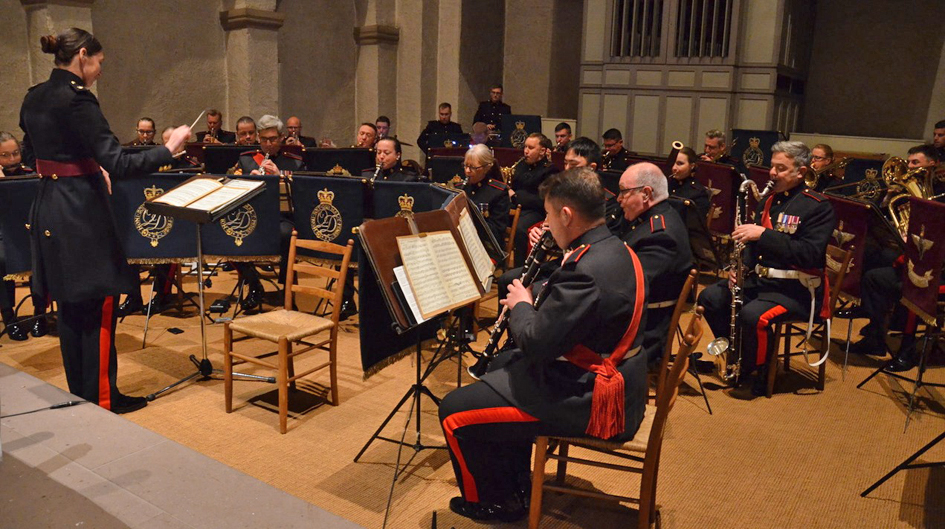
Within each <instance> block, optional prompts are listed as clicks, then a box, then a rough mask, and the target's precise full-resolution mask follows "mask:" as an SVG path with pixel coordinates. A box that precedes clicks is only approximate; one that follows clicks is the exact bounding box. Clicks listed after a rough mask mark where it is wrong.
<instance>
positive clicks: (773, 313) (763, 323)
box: [755, 305, 787, 366]
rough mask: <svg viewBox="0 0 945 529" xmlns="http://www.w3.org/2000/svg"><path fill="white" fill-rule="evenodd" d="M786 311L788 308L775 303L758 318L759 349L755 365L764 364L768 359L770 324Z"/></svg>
mask: <svg viewBox="0 0 945 529" xmlns="http://www.w3.org/2000/svg"><path fill="white" fill-rule="evenodd" d="M785 312H787V309H786V308H784V307H782V306H781V305H775V306H774V307H771V308H770V309H768V310H767V311H766V312H765V313H764V314H762V315H761V317H760V318H758V329H757V333H758V334H757V336H758V351H757V359H756V361H755V365H758V366H760V365H764V363H765V361H766V360H767V359H768V324H770V323H771V320H773V319H775V318H777V317H778V316H780V315H782V314H784V313H785Z"/></svg>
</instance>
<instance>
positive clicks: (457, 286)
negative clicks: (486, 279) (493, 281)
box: [426, 231, 479, 305]
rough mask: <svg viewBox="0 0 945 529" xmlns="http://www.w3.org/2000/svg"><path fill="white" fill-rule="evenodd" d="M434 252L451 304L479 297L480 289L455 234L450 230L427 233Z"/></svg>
mask: <svg viewBox="0 0 945 529" xmlns="http://www.w3.org/2000/svg"><path fill="white" fill-rule="evenodd" d="M426 238H427V239H429V241H430V242H429V244H430V246H431V248H432V250H433V254H434V255H435V256H436V258H437V264H438V265H439V268H440V277H441V278H442V280H443V284H444V286H445V288H446V291H447V294H448V295H449V297H450V302H451V305H456V304H462V303H466V302H469V301H474V300H477V299H479V289H478V288H477V287H476V283H475V280H474V279H473V277H472V275H471V274H470V273H469V268H468V267H467V265H466V260H465V259H463V254H462V252H460V250H459V245H458V244H456V239H454V238H453V234H452V233H450V232H448V231H442V232H436V233H431V234H429V235H427V237H426Z"/></svg>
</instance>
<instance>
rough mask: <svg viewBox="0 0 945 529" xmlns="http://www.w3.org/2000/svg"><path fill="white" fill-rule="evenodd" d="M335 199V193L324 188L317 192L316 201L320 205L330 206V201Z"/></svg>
mask: <svg viewBox="0 0 945 529" xmlns="http://www.w3.org/2000/svg"><path fill="white" fill-rule="evenodd" d="M334 199H335V192H334V191H329V190H328V188H327V187H326V188H325V189H323V190H322V191H319V192H318V201H319V202H321V203H322V204H331V201H332V200H334Z"/></svg>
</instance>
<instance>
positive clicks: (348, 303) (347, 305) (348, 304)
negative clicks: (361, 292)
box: [338, 299, 358, 321]
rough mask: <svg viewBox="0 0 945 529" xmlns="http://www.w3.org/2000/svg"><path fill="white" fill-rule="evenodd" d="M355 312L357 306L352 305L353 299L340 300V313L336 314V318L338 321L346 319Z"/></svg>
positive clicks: (356, 311)
mask: <svg viewBox="0 0 945 529" xmlns="http://www.w3.org/2000/svg"><path fill="white" fill-rule="evenodd" d="M357 313H358V307H356V306H355V305H354V300H353V299H346V300H344V301H342V302H341V314H340V315H339V316H338V320H339V321H343V320H346V319H348V318H350V317H352V316H354V315H355V314H357Z"/></svg>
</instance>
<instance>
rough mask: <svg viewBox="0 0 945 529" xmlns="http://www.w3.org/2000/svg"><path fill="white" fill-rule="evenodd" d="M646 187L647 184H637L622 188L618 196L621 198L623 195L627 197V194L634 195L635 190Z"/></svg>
mask: <svg viewBox="0 0 945 529" xmlns="http://www.w3.org/2000/svg"><path fill="white" fill-rule="evenodd" d="M644 187H646V186H636V187H628V188H621V189H620V191H619V192H618V193H617V196H618V197H620V198H623V197H625V196H627V195H632V194H633V192H634V191H636V190H637V189H643V188H644Z"/></svg>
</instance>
